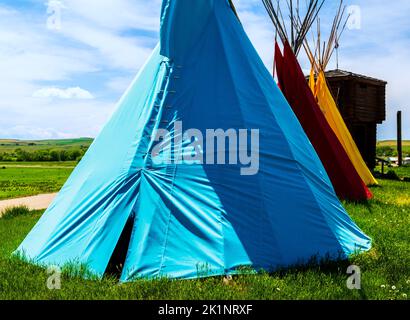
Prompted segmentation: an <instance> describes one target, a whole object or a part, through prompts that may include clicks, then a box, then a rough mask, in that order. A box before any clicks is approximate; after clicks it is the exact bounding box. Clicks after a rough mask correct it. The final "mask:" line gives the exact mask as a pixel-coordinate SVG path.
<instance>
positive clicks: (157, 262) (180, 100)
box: [17, 0, 371, 281]
mask: <svg viewBox="0 0 410 320" xmlns="http://www.w3.org/2000/svg"><path fill="white" fill-rule="evenodd" d="M177 122H180V123H182V124H183V126H184V127H185V128H195V130H196V131H199V132H204V131H206V130H209V129H223V130H229V129H231V130H234V131H240V130H247V129H257V130H259V143H258V144H250V143H248V144H247V143H243V144H241V145H240V146H239V148H242V149H244V150H246V151H247V152H249V153H252V152H254V151H258V152H257V153H258V154H259V161H258V164H259V170H258V171H257V173H256V172H254V173H253V174H244V175H241V173H240V172H241V169H243V165H242V164H241V163H239V162H238V164H231V163H226V164H212V163H201V162H197V161H191V162H189V163H187V162H183V163H176V162H174V161H168V162H160V161H159V162H157V161H154V160H155V159H154V158H155V157H154V154H153V153H152V150H153V149H154V148H155V146H156V145H155V141H154V138H153V136H154V132H155V131H156V130H157V129H167V130H169V132H171V135H172V139H176V138H180V139H182V140H184V141H185V140H186V139H187V138H186V137H184V135H183V136H181V133H180V130H177V129H175V124H176V123H177ZM175 149H178V148H170V149H169V150H168V151H169V153H170V154H171V158H174V156H175V152H176V151H175ZM197 149H198V150H199V151H198V150H197V151H196V152H199V153H200V152H203V153H204V154H206V153H207V152H206V150H208V149H207V146H203V148H197ZM256 149H258V150H256ZM201 150H202V151H201ZM179 152H182V153H191V152H192V148H188V147H187V146H186V142H184V143H183V144H182V151H181V150H179ZM163 153H166V152H165V151H164V152H163ZM227 153H229V152H227ZM127 226H128V227H129V229H130V232H129V234H128V235H126V233H125V232H124V230H125V229H127V228H128V227H127ZM119 243H121V246H122V249H123V251H125V255H124V256H123V259H124V261H123V262H122V264H123V268H122V274H121V281H130V280H133V279H136V278H138V277H146V278H153V277H158V276H167V277H171V278H184V279H187V278H195V277H201V276H211V275H225V274H234V273H237V272H239V270H240V267H243V266H249V267H253V268H255V269H259V268H264V269H269V270H270V269H273V268H277V267H279V266H281V267H284V266H289V265H292V264H295V263H300V262H304V261H307V260H308V259H309V258H311V257H312V256H316V257H318V258H320V257H325V256H330V257H333V258H336V257H339V256H343V257H346V256H348V255H350V254H351V253H353V252H359V251H364V250H368V249H369V248H370V245H371V244H370V239H369V238H368V237H367V236H366V235H365V234H363V232H362V231H361V230H360V229H359V228H358V226H357V225H356V224H355V223H354V222H353V221H352V220H351V219H350V217H349V216H348V214H347V213H346V211H345V210H344V208H343V207H342V205H341V203H340V202H339V200H338V198H337V197H336V195H335V193H334V190H333V188H332V185H331V183H330V181H329V178H328V176H327V175H326V172H325V170H324V168H323V166H322V164H321V162H320V160H319V158H318V156H317V154H316V153H315V151H314V149H313V148H312V146H311V144H310V143H309V140H308V138H307V137H306V135H305V133H304V132H303V129H302V127H301V126H300V124H299V122H298V121H297V118H296V117H295V115H294V114H293V113H292V110H291V109H290V108H289V106H288V104H287V102H286V100H285V98H284V97H283V95H282V94H281V92H280V91H279V89H278V88H277V87H276V84H275V83H274V81H273V79H272V77H271V75H270V74H269V71H268V70H267V69H266V68H265V66H264V65H263V63H262V61H261V60H260V58H259V56H258V54H257V53H256V51H255V49H254V48H253V46H252V44H251V42H250V41H249V39H248V38H247V36H246V34H245V32H244V30H243V28H242V26H241V24H240V22H239V20H238V19H237V17H236V15H235V14H234V12H233V10H232V8H231V6H230V3H229V1H227V0H196V1H192V0H164V1H163V5H162V14H161V41H160V45H159V46H158V47H157V48H156V49H155V50H154V52H153V54H152V56H151V57H150V59H149V60H148V62H147V63H146V65H145V66H144V67H143V68H142V70H141V71H140V73H139V75H138V76H137V78H136V79H135V81H134V82H133V83H132V85H131V87H130V88H129V90H128V91H127V92H126V94H125V95H124V97H123V98H122V99H121V101H120V103H119V105H118V108H117V111H116V112H115V113H114V114H113V116H112V118H111V119H110V121H109V122H108V123H107V125H106V126H105V127H104V129H103V130H102V132H101V133H100V135H99V136H98V137H97V139H96V140H95V141H94V143H93V144H92V146H91V147H90V149H89V151H88V152H87V154H86V155H85V157H84V158H83V160H82V161H81V163H80V164H79V165H78V167H77V168H76V169H75V171H74V172H73V174H72V175H71V177H70V178H69V180H68V181H67V183H66V184H65V186H64V187H63V189H62V190H61V192H60V193H59V195H58V196H57V198H56V199H55V201H54V202H53V204H52V205H51V206H50V207H49V208H48V210H47V211H46V212H45V213H44V215H43V216H42V218H41V219H40V221H39V222H38V224H37V225H36V226H35V227H34V229H33V230H32V231H31V232H30V234H29V235H28V236H27V238H26V239H25V240H24V241H23V243H22V244H21V246H20V247H19V248H18V250H17V252H18V253H20V254H23V255H25V256H26V257H27V258H28V259H30V260H31V261H33V262H34V263H37V264H40V265H57V266H63V265H64V264H67V263H73V262H74V263H81V264H83V265H87V267H88V269H89V271H91V272H93V273H94V274H95V275H97V276H103V275H104V273H105V272H106V271H107V268H108V265H109V264H110V261H111V262H112V257H113V256H114V255H115V254H114V253H115V252H116V251H117V249H118V244H119Z"/></svg>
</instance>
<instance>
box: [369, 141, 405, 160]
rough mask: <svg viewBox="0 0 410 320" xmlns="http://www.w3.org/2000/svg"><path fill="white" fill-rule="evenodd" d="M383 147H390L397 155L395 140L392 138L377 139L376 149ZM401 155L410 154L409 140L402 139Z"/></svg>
mask: <svg viewBox="0 0 410 320" xmlns="http://www.w3.org/2000/svg"><path fill="white" fill-rule="evenodd" d="M383 148H391V149H393V150H394V151H395V155H397V152H396V150H397V141H394V140H385V141H379V142H378V143H377V149H378V150H382V149H383ZM403 155H404V156H410V140H404V141H403Z"/></svg>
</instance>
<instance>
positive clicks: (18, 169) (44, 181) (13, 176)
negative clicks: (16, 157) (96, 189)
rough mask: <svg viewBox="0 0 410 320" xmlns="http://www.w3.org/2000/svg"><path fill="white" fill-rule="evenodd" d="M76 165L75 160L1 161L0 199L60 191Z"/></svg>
mask: <svg viewBox="0 0 410 320" xmlns="http://www.w3.org/2000/svg"><path fill="white" fill-rule="evenodd" d="M75 165H76V163H75V162H61V163H60V162H57V163H52V162H43V163H33V162H30V163H24V162H18V163H2V162H0V200H4V199H11V198H20V197H25V196H32V195H37V194H42V193H51V192H56V191H59V190H60V189H61V187H62V186H63V184H64V182H65V181H66V180H67V178H68V177H69V175H70V174H71V172H72V171H73V169H74V166H75Z"/></svg>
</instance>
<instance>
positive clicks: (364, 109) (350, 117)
mask: <svg viewBox="0 0 410 320" xmlns="http://www.w3.org/2000/svg"><path fill="white" fill-rule="evenodd" d="M326 79H327V81H328V84H329V87H330V90H331V91H332V94H333V96H334V98H335V101H337V105H338V108H339V109H340V112H341V114H342V116H343V118H344V120H345V122H346V125H347V127H348V128H349V130H350V132H351V134H352V136H353V139H354V140H355V142H356V144H357V147H358V148H359V150H360V152H361V154H362V156H363V159H364V161H365V162H366V164H367V165H368V167H369V168H370V169H374V168H375V166H376V144H377V125H378V124H381V123H382V122H383V121H385V120H386V85H387V82H386V81H382V80H378V79H374V78H370V77H367V76H363V75H360V74H355V73H352V72H347V71H343V70H332V71H328V72H326Z"/></svg>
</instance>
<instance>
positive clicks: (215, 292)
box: [0, 163, 410, 300]
mask: <svg viewBox="0 0 410 320" xmlns="http://www.w3.org/2000/svg"><path fill="white" fill-rule="evenodd" d="M2 165H3V164H0V168H1V167H2ZM20 165H22V166H27V167H24V168H16V167H6V169H2V170H1V169H0V185H1V186H2V187H1V188H0V192H1V193H0V196H1V197H3V198H10V197H15V196H21V195H27V194H35V193H43V192H52V191H57V190H58V189H59V188H60V187H61V185H62V184H63V182H64V181H65V179H66V178H67V177H68V175H69V173H70V172H71V170H72V167H70V166H68V164H66V165H67V167H65V168H64V166H62V165H61V164H60V163H53V164H50V163H48V164H44V166H45V167H43V168H41V167H40V165H39V164H37V166H38V167H32V168H29V167H28V164H25V163H22V164H20ZM72 165H73V164H71V166H72ZM53 166H54V168H53ZM400 170H401V174H403V175H404V176H410V168H401V169H400ZM4 186H6V188H4ZM372 191H373V193H374V199H373V200H371V201H369V202H368V203H359V204H358V203H349V202H346V203H344V205H345V207H346V209H347V210H348V212H349V214H350V215H351V216H352V217H353V219H354V220H355V221H356V222H357V224H358V225H359V226H360V227H361V228H362V229H363V230H364V232H366V233H367V234H368V235H369V236H370V237H371V238H372V239H373V249H372V250H371V251H370V252H368V253H365V254H362V255H358V256H354V257H352V258H351V259H350V261H339V262H323V263H320V264H319V263H315V262H312V263H311V264H310V265H308V266H299V267H297V266H295V267H294V268H291V269H288V270H281V271H277V272H275V273H271V274H269V273H258V274H252V273H249V274H247V275H241V276H235V277H233V279H232V280H230V281H227V280H224V279H223V278H220V277H216V278H208V279H202V280H184V281H178V280H168V279H158V280H153V281H147V280H137V281H135V282H133V283H127V284H119V283H118V279H116V278H114V277H106V278H104V279H102V280H88V281H86V280H83V279H82V278H81V277H79V276H78V272H74V271H73V270H71V271H70V270H64V272H63V277H62V282H61V289H60V290H49V289H48V288H47V285H46V283H47V279H48V277H49V275H48V274H47V272H46V270H44V269H42V268H39V267H36V266H33V265H30V264H27V263H25V262H23V261H21V260H18V259H15V258H11V253H12V252H13V251H14V250H15V249H16V248H17V247H18V245H19V244H20V243H21V241H22V240H23V239H24V237H25V236H26V235H27V233H28V232H29V231H30V229H31V228H32V227H33V226H34V224H35V223H36V222H37V221H38V219H39V218H40V216H41V214H42V212H41V211H35V212H29V211H28V210H27V209H24V208H20V209H19V210H17V209H15V210H10V211H9V212H8V213H6V214H5V215H4V216H3V217H2V218H0V299H87V300H88V299H178V300H189V299H269V300H271V299H275V300H276V299H277V300H280V299H375V300H379V299H383V300H390V299H394V300H406V299H408V296H409V295H410V232H409V225H410V183H409V182H402V181H390V180H380V186H378V187H373V188H372ZM351 264H355V265H357V266H359V267H360V269H361V290H350V289H348V288H347V285H346V281H347V278H348V275H347V273H346V272H347V267H348V266H349V265H351Z"/></svg>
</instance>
